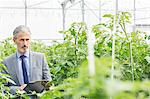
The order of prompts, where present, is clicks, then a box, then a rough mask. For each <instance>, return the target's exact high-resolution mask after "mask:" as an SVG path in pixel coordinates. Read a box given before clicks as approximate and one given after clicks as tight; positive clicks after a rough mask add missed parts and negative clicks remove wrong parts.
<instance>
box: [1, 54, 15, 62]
mask: <svg viewBox="0 0 150 99" xmlns="http://www.w3.org/2000/svg"><path fill="white" fill-rule="evenodd" d="M14 58H15V53H13V54H11V55H9V56H7V57H5V58H4V61H9V60H12V59H14Z"/></svg>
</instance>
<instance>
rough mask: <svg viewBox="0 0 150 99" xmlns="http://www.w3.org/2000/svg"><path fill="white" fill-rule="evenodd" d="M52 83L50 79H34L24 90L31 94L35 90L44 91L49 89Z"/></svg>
mask: <svg viewBox="0 0 150 99" xmlns="http://www.w3.org/2000/svg"><path fill="white" fill-rule="evenodd" d="M50 86H51V83H50V82H49V81H43V80H42V81H34V82H30V83H29V84H27V86H26V87H25V88H24V90H25V91H26V92H27V93H28V94H29V93H32V92H33V91H35V92H36V93H42V92H43V91H44V90H49V88H50Z"/></svg>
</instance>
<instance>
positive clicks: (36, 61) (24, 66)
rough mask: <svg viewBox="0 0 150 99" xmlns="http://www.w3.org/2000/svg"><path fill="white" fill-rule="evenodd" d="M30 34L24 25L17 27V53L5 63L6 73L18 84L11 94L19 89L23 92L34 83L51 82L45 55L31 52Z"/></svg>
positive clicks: (14, 33)
mask: <svg viewBox="0 0 150 99" xmlns="http://www.w3.org/2000/svg"><path fill="white" fill-rule="evenodd" d="M30 34H31V32H30V29H29V28H28V27H26V26H23V25H20V26H18V27H16V28H15V30H14V32H13V41H14V43H15V44H16V45H17V51H16V53H14V54H12V55H10V56H8V57H7V58H5V59H4V61H3V64H4V65H5V66H6V67H7V70H6V71H5V73H8V74H10V76H11V77H12V80H13V81H14V82H15V83H16V85H11V86H10V90H11V93H15V92H16V90H17V89H19V90H21V91H23V90H24V88H25V87H26V85H27V84H28V83H30V82H32V81H40V80H47V81H50V80H51V76H50V71H49V67H48V65H47V62H46V59H45V57H44V54H42V53H38V52H32V51H30V50H29V48H30V41H31V37H30Z"/></svg>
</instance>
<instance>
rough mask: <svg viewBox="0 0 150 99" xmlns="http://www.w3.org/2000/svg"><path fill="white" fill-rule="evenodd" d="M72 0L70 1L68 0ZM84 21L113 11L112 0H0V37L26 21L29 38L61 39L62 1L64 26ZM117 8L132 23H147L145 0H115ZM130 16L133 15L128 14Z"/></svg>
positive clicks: (93, 20) (148, 5) (148, 12)
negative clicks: (125, 13)
mask: <svg viewBox="0 0 150 99" xmlns="http://www.w3.org/2000/svg"><path fill="white" fill-rule="evenodd" d="M70 1H74V2H70ZM83 1H84V11H85V12H84V21H85V22H86V23H87V24H88V25H89V26H92V25H94V24H98V23H100V22H101V21H103V18H102V16H103V15H104V14H106V13H114V12H115V9H116V5H115V4H116V2H115V0H0V39H4V38H6V37H10V36H12V31H13V29H14V28H15V27H16V26H18V25H20V24H26V25H27V26H29V27H30V28H31V31H32V37H33V39H62V38H63V36H62V34H59V33H58V32H59V31H60V30H63V14H62V8H63V6H62V4H64V3H65V4H66V5H65V11H66V12H65V24H64V25H65V28H66V29H67V28H68V27H69V26H70V24H71V23H72V22H82V21H83V13H82V11H83V9H82V7H83V6H82V3H83ZM116 1H118V6H117V7H118V11H128V12H130V13H131V14H132V16H134V12H135V24H141V26H142V24H148V25H149V24H150V23H149V22H150V16H149V15H150V2H149V0H116ZM132 18H133V17H132Z"/></svg>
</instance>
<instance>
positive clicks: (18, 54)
mask: <svg viewBox="0 0 150 99" xmlns="http://www.w3.org/2000/svg"><path fill="white" fill-rule="evenodd" d="M21 55H22V54H20V53H19V52H18V51H17V58H20V56H21ZM23 55H24V56H26V57H27V58H28V57H29V51H27V52H25V53H24V54H23Z"/></svg>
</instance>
